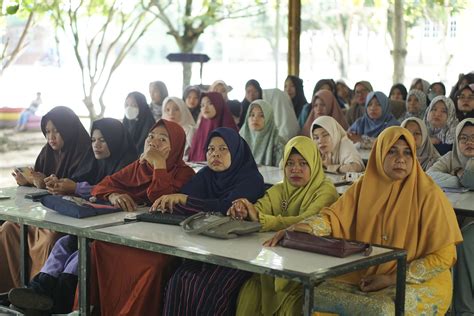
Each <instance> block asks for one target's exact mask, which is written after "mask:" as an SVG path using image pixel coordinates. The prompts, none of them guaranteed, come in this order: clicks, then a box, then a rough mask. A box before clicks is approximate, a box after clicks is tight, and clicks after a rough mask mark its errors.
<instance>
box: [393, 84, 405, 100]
mask: <svg viewBox="0 0 474 316" xmlns="http://www.w3.org/2000/svg"><path fill="white" fill-rule="evenodd" d="M407 95H408V92H407V88H406V87H405V85H403V84H402V83H397V84H394V85H393V86H392V87H391V88H390V92H389V94H388V98H389V99H390V100H393V101H403V102H405V101H406V100H407V98H408V96H407Z"/></svg>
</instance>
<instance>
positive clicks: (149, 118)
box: [123, 91, 161, 154]
mask: <svg viewBox="0 0 474 316" xmlns="http://www.w3.org/2000/svg"><path fill="white" fill-rule="evenodd" d="M160 115H161V114H160ZM154 124H155V119H154V118H153V113H152V112H151V110H150V108H149V107H148V104H147V102H146V98H145V96H144V95H143V94H141V93H140V92H136V91H135V92H131V93H129V94H128V96H127V98H126V99H125V117H124V118H123V125H124V126H125V128H126V129H127V131H128V132H129V133H130V136H132V140H133V143H134V144H135V148H136V149H137V152H138V154H141V153H143V148H144V144H145V139H146V138H147V136H148V131H149V130H150V128H151V127H152V126H153V125H154Z"/></svg>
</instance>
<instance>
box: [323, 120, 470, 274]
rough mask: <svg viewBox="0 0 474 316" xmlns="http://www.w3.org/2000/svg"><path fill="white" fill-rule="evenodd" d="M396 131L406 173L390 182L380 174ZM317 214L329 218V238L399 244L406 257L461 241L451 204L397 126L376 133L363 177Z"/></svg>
mask: <svg viewBox="0 0 474 316" xmlns="http://www.w3.org/2000/svg"><path fill="white" fill-rule="evenodd" d="M402 136H403V137H404V138H405V140H406V141H407V143H408V145H409V147H410V148H411V152H412V158H413V168H412V170H411V173H410V174H409V175H408V177H406V178H405V179H403V180H400V181H394V180H392V179H391V178H389V177H388V176H387V175H386V174H385V172H384V169H383V161H384V159H385V157H386V155H387V153H388V151H389V150H390V148H391V147H392V146H393V145H394V143H395V142H396V141H397V140H398V139H399V138H400V137H402ZM322 213H323V214H325V215H327V216H328V217H329V219H330V222H331V227H332V235H333V236H334V237H341V238H346V239H355V240H359V241H363V242H368V243H374V244H379V245H386V246H390V247H396V248H403V249H405V250H407V252H408V254H407V261H408V262H411V261H413V260H415V259H418V258H421V257H424V256H426V255H428V254H431V253H434V252H436V251H438V250H440V249H442V248H444V247H446V246H448V245H451V244H457V243H459V242H461V241H462V236H461V232H460V230H459V227H458V224H457V221H456V216H455V214H454V210H453V208H452V206H451V203H450V202H449V201H448V199H447V197H446V195H445V194H444V193H443V192H442V191H441V189H440V188H439V187H438V186H437V185H436V184H435V183H434V182H433V180H432V179H431V178H430V177H429V176H427V175H426V173H425V172H424V171H423V169H422V168H421V165H420V163H419V162H418V160H417V159H416V144H415V140H414V138H413V136H412V135H411V133H410V132H409V131H408V130H406V129H404V128H402V127H399V126H394V127H389V128H387V129H385V130H384V131H383V132H382V133H381V134H380V135H379V137H378V138H377V140H376V142H375V144H374V147H373V149H372V152H371V153H370V158H369V163H368V165H367V169H366V171H365V174H364V176H362V177H361V178H360V179H359V181H357V182H356V183H355V184H354V185H352V186H351V187H350V188H349V190H347V192H346V193H345V194H344V195H343V196H342V197H341V198H339V200H338V201H336V202H335V203H334V204H333V205H331V206H330V207H328V208H325V209H323V210H322ZM382 235H385V236H387V239H386V240H384V239H382ZM395 269H396V262H395V261H392V262H389V263H385V264H382V265H379V266H376V267H372V268H370V269H368V270H365V271H360V272H358V273H351V274H349V275H346V276H343V277H342V278H341V279H342V280H346V281H348V282H350V283H358V281H359V280H360V278H361V277H363V276H367V275H373V274H387V273H392V272H394V271H395Z"/></svg>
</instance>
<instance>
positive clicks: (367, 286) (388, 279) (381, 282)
mask: <svg viewBox="0 0 474 316" xmlns="http://www.w3.org/2000/svg"><path fill="white" fill-rule="evenodd" d="M396 283H397V276H396V274H378V275H369V276H367V277H365V278H362V279H361V280H360V282H359V288H360V290H361V291H362V292H374V291H378V290H382V289H385V288H387V287H389V286H391V285H395V284H396Z"/></svg>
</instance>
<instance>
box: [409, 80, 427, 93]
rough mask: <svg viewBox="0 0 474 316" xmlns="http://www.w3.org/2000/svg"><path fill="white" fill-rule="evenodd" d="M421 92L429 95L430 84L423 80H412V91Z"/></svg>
mask: <svg viewBox="0 0 474 316" xmlns="http://www.w3.org/2000/svg"><path fill="white" fill-rule="evenodd" d="M413 89H416V90H419V91H421V92H423V93H424V94H425V95H428V92H429V89H430V83H429V82H428V81H426V80H424V79H422V78H415V79H413V80H412V82H411V84H410V90H413Z"/></svg>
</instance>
